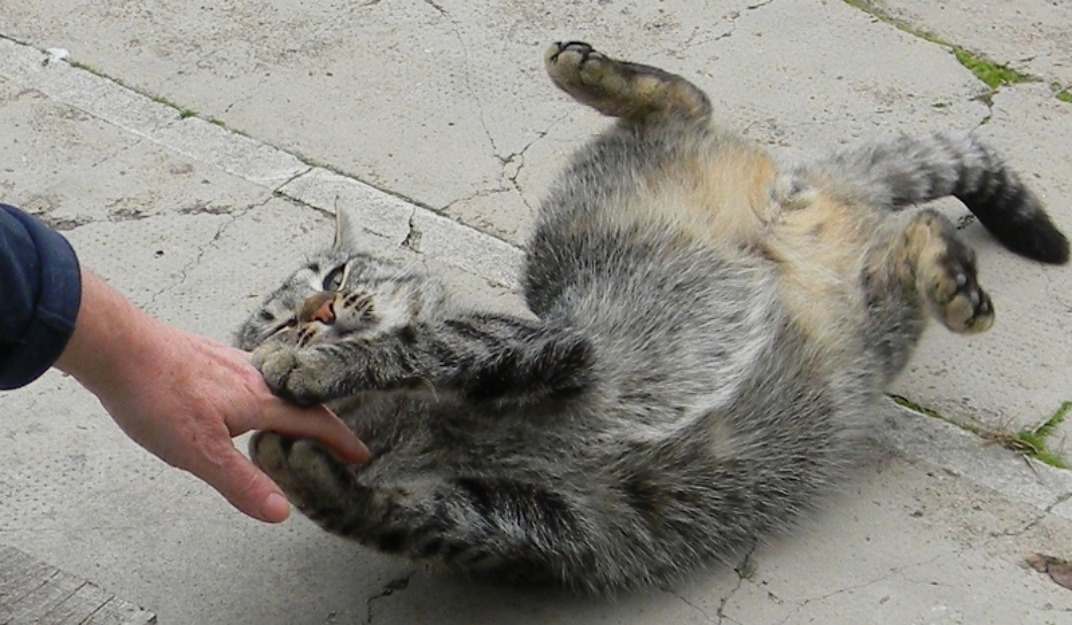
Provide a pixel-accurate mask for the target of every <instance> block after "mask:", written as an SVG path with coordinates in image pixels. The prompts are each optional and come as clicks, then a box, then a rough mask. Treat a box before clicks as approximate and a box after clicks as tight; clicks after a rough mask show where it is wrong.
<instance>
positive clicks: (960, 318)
mask: <svg viewBox="0 0 1072 625" xmlns="http://www.w3.org/2000/svg"><path fill="white" fill-rule="evenodd" d="M958 252H959V253H958ZM928 296H929V297H930V300H931V304H932V306H934V308H935V312H936V313H937V315H938V318H939V319H941V321H942V323H944V324H945V326H946V327H947V328H949V329H950V330H952V331H954V332H961V333H964V334H972V333H976V332H983V331H985V330H988V329H989V328H990V326H992V325H994V305H993V303H992V302H991V301H990V296H989V295H987V294H986V291H984V290H983V289H982V287H980V286H979V282H978V280H977V278H976V271H975V263H974V262H973V260H972V258H971V256H970V255H968V254H965V253H964V252H963V251H962V250H950V251H949V253H948V254H946V255H944V256H943V257H941V258H940V259H939V261H938V262H937V263H936V264H935V266H934V272H933V274H932V275H931V276H930V278H929V289H928Z"/></svg>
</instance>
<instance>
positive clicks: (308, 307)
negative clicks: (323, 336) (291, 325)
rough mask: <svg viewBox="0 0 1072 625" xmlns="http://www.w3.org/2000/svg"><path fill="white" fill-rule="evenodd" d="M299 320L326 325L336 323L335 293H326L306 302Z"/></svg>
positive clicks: (318, 294)
mask: <svg viewBox="0 0 1072 625" xmlns="http://www.w3.org/2000/svg"><path fill="white" fill-rule="evenodd" d="M298 318H299V319H301V320H302V321H304V322H306V323H308V322H310V321H319V322H320V323H323V324H326V325H331V324H333V323H335V293H332V292H328V291H324V292H322V293H317V294H316V295H313V296H312V297H310V298H309V299H307V300H305V303H304V304H302V309H301V314H300V315H298Z"/></svg>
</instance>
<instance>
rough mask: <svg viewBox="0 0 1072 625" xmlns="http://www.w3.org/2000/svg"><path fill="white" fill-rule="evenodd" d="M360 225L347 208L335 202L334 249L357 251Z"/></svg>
mask: <svg viewBox="0 0 1072 625" xmlns="http://www.w3.org/2000/svg"><path fill="white" fill-rule="evenodd" d="M360 232H361V227H360V226H359V225H358V224H357V219H356V218H355V216H354V215H353V213H351V212H350V211H349V210H347V209H345V208H343V207H341V206H339V204H338V202H336V203H335V243H334V244H333V245H334V247H335V249H336V250H340V251H344V252H349V253H354V252H357V251H359V249H360V246H359V244H358V238H359V237H358V235H359V233H360Z"/></svg>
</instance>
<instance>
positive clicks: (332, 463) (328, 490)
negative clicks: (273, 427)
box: [249, 432, 353, 518]
mask: <svg viewBox="0 0 1072 625" xmlns="http://www.w3.org/2000/svg"><path fill="white" fill-rule="evenodd" d="M249 455H250V458H252V459H253V463H254V464H256V465H257V467H259V468H260V469H261V470H262V471H264V472H265V473H267V474H268V477H270V478H272V480H273V481H274V482H275V483H276V484H278V485H279V487H280V488H282V489H283V492H284V493H285V494H286V496H287V499H289V500H290V501H291V503H293V504H294V505H295V506H297V507H298V509H299V510H301V511H302V512H303V513H304V514H306V515H307V516H310V517H313V518H315V517H316V516H317V511H321V510H324V509H326V508H331V507H332V506H335V507H341V508H343V509H345V506H346V501H347V496H348V495H347V493H348V491H349V484H350V483H352V481H353V478H352V476H351V475H350V474H349V469H348V468H347V467H346V466H345V465H343V464H342V463H341V462H339V461H338V460H336V459H335V458H334V457H333V456H332V455H331V453H330V452H328V451H327V450H326V449H325V448H324V447H322V446H320V445H319V444H318V443H316V442H314V441H312V440H309V439H303V438H292V437H290V436H285V435H283V434H278V433H276V432H257V433H256V434H254V435H253V437H252V438H251V439H250V441H249Z"/></svg>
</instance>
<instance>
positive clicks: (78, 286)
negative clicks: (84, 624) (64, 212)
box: [0, 204, 82, 389]
mask: <svg viewBox="0 0 1072 625" xmlns="http://www.w3.org/2000/svg"><path fill="white" fill-rule="evenodd" d="M0 293H2V295H0V389H11V388H18V387H20V386H25V385H26V384H29V383H30V382H32V381H34V380H35V379H37V378H38V377H40V375H41V374H42V373H44V372H45V371H46V370H48V368H49V367H51V366H52V364H53V363H55V362H56V359H58V358H59V357H60V354H61V353H63V349H64V347H66V346H67V341H68V340H69V339H70V338H71V334H72V333H73V332H74V324H75V319H76V318H77V317H78V308H79V305H80V304H81V301H82V276H81V273H80V270H79V267H78V257H77V256H76V255H75V253H74V250H73V249H72V248H71V244H70V243H68V242H67V239H65V238H64V237H63V236H62V235H61V234H59V233H58V232H56V231H55V230H52V229H50V228H49V227H48V226H46V225H45V224H43V223H42V222H41V221H40V220H38V219H37V218H35V217H33V216H32V215H29V214H27V213H25V212H23V211H21V210H19V209H17V208H15V207H13V206H8V205H6V204H0Z"/></svg>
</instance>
